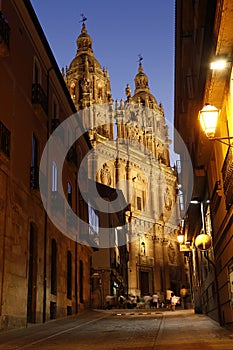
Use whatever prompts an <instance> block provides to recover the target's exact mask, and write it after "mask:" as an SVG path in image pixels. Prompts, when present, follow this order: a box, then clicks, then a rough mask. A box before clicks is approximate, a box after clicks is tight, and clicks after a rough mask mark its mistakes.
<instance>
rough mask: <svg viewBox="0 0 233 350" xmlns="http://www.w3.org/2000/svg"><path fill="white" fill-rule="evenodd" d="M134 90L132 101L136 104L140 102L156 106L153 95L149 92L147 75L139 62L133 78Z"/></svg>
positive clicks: (148, 105)
mask: <svg viewBox="0 0 233 350" xmlns="http://www.w3.org/2000/svg"><path fill="white" fill-rule="evenodd" d="M134 82H135V90H134V96H133V98H132V99H133V101H134V102H135V103H138V104H142V105H144V106H146V107H150V108H155V107H158V103H157V101H156V99H155V97H154V96H153V95H152V94H151V92H150V88H149V84H148V77H147V75H146V74H145V73H144V72H143V68H142V63H141V62H140V63H139V67H138V73H137V75H136V76H135V78H134Z"/></svg>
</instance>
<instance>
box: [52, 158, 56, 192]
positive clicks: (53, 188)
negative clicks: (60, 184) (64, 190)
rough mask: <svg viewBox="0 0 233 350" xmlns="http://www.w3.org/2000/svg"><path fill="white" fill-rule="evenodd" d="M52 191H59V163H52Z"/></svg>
mask: <svg viewBox="0 0 233 350" xmlns="http://www.w3.org/2000/svg"><path fill="white" fill-rule="evenodd" d="M52 191H53V192H57V164H56V162H54V161H53V163H52Z"/></svg>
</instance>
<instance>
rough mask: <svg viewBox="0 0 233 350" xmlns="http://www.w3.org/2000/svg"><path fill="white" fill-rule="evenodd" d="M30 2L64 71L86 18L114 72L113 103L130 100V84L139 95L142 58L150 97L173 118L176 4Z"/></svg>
mask: <svg viewBox="0 0 233 350" xmlns="http://www.w3.org/2000/svg"><path fill="white" fill-rule="evenodd" d="M31 2H32V5H33V7H34V10H35V12H36V14H37V16H38V18H39V21H40V23H41V26H42V28H43V30H44V32H45V35H46V37H47V40H48V42H49V44H50V46H51V48H52V51H53V54H54V56H55V58H56V60H57V63H58V65H59V67H60V68H62V67H66V66H69V64H70V62H71V61H72V59H73V58H74V57H75V54H76V50H77V46H76V39H77V37H78V35H79V34H80V32H81V23H80V20H81V16H80V14H81V13H83V14H84V15H85V16H86V17H87V21H86V28H87V32H88V34H89V35H90V36H91V38H92V39H93V51H94V55H95V57H96V59H97V60H98V61H99V63H100V65H101V66H102V67H106V68H108V70H109V75H110V80H111V88H112V96H113V99H114V100H115V99H118V100H120V99H121V98H123V99H125V87H126V84H127V83H129V84H130V87H131V91H132V93H133V92H134V77H135V75H136V74H137V70H138V62H137V61H138V55H139V54H141V55H142V57H143V61H142V64H143V69H144V72H145V73H146V74H147V76H148V78H149V87H150V90H151V93H152V94H153V95H154V96H155V98H156V100H157V102H158V103H160V102H162V104H163V106H164V110H165V117H166V118H167V119H168V120H170V121H171V120H172V119H173V110H174V97H173V95H174V91H173V90H174V35H175V34H174V30H175V25H174V20H175V0H163V1H161V0H144V1H143V0H141V1H139V0H134V1H132V0H131V1H123V0H118V1H115V0H109V1H106V0H99V1H95V0H82V1H81V0H68V1H55V0H48V1H41V0H31Z"/></svg>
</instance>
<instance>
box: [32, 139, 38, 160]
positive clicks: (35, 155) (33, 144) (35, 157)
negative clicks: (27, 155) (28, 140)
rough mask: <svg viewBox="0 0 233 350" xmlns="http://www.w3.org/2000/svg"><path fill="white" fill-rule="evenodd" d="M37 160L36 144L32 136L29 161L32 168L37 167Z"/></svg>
mask: <svg viewBox="0 0 233 350" xmlns="http://www.w3.org/2000/svg"><path fill="white" fill-rule="evenodd" d="M37 159H38V142H37V139H36V137H35V135H32V159H31V166H32V167H35V166H37Z"/></svg>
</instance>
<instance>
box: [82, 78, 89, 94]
mask: <svg viewBox="0 0 233 350" xmlns="http://www.w3.org/2000/svg"><path fill="white" fill-rule="evenodd" d="M81 87H82V92H83V93H88V92H90V82H89V81H88V80H87V79H86V78H84V79H83V80H82V82H81Z"/></svg>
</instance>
